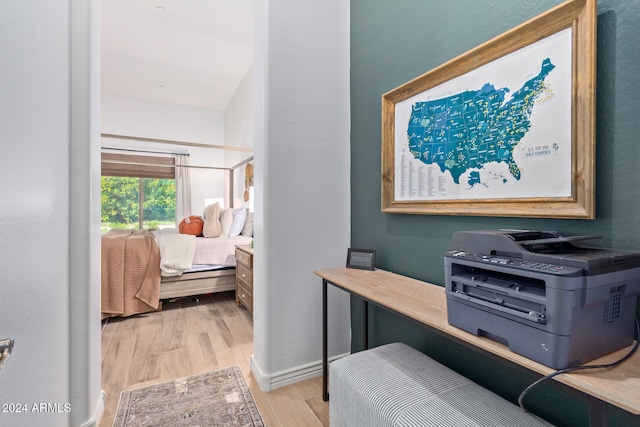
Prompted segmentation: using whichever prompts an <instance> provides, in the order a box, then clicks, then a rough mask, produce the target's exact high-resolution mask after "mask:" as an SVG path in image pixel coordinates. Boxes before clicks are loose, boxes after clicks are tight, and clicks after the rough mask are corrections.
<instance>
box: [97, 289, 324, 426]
mask: <svg viewBox="0 0 640 427" xmlns="http://www.w3.org/2000/svg"><path fill="white" fill-rule="evenodd" d="M252 352H253V325H252V319H251V316H250V315H249V312H248V311H247V310H246V309H245V308H244V307H240V308H238V307H237V306H236V303H235V298H234V292H223V293H218V294H214V295H208V296H201V297H200V300H199V301H196V300H194V299H191V298H185V299H181V300H178V301H175V302H171V303H165V304H164V305H163V309H162V311H159V312H155V313H148V314H142V315H137V316H132V317H129V318H122V319H121V318H112V319H109V320H108V321H107V322H106V325H104V326H103V330H102V389H103V390H104V391H105V392H106V407H105V412H104V414H103V417H102V421H101V422H100V427H110V426H111V425H112V423H113V417H114V415H115V411H116V408H117V406H118V399H119V397H120V392H121V391H123V390H129V389H133V388H137V387H141V386H145V385H150V384H155V383H158V382H163V381H169V380H172V379H175V378H181V377H185V376H188V375H193V374H197V373H200V372H206V371H210V370H213V369H218V368H224V367H228V366H232V365H240V367H241V368H242V372H243V373H244V376H245V378H246V380H247V384H248V385H249V388H250V389H251V393H252V394H253V396H254V398H255V400H256V404H257V405H258V409H259V410H260V413H261V415H262V419H263V420H264V422H265V424H266V425H267V426H268V427H278V426H304V427H306V426H328V425H329V403H328V402H324V401H323V400H322V380H321V378H320V377H317V378H314V379H311V380H307V381H303V382H299V383H296V384H293V385H289V386H286V387H281V388H279V389H276V390H273V391H271V392H268V393H265V392H262V391H260V389H259V388H258V385H257V383H256V381H255V379H254V378H253V376H252V374H251V372H250V370H249V360H250V359H249V358H250V357H251V354H252Z"/></svg>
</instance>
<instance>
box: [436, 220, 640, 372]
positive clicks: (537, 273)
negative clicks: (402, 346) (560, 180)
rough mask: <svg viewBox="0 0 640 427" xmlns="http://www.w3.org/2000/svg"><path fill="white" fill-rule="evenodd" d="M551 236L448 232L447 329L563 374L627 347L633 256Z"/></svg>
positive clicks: (638, 280) (639, 276)
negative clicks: (481, 339)
mask: <svg viewBox="0 0 640 427" xmlns="http://www.w3.org/2000/svg"><path fill="white" fill-rule="evenodd" d="M597 238H599V237H598V236H574V237H565V236H562V235H560V234H559V233H557V232H554V231H529V230H489V231H486V230H485V231H460V232H457V233H454V235H453V241H452V245H451V250H450V251H449V252H447V253H446V254H445V257H444V263H445V280H446V297H447V313H448V321H449V324H450V325H452V326H455V327H458V328H461V329H463V330H465V331H467V332H470V333H473V334H475V335H478V336H486V337H488V338H491V339H494V340H496V341H498V342H501V343H503V344H505V345H507V346H508V347H509V349H511V350H512V351H514V352H516V353H518V354H521V355H523V356H525V357H528V358H530V359H532V360H535V361H537V362H539V363H542V364H544V365H546V366H549V367H551V368H554V369H562V368H566V367H570V366H576V365H581V364H583V363H585V362H588V361H590V360H592V359H595V358H598V357H600V356H603V355H605V354H607V353H610V352H612V351H615V350H618V349H620V348H623V347H626V346H628V345H630V344H632V343H633V338H634V330H635V315H636V301H637V295H638V294H640V252H634V251H623V250H615V249H603V248H596V247H590V246H586V245H584V244H583V243H584V242H586V241H589V240H594V239H597Z"/></svg>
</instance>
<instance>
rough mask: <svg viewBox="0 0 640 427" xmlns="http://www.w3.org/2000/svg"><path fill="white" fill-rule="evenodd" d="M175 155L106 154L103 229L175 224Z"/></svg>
mask: <svg viewBox="0 0 640 427" xmlns="http://www.w3.org/2000/svg"><path fill="white" fill-rule="evenodd" d="M174 164H175V161H174V159H173V157H159V156H140V155H129V154H111V153H103V154H102V193H101V202H102V209H101V220H102V230H103V231H107V230H109V229H111V228H126V229H136V228H138V229H142V228H158V227H162V226H163V225H170V226H175V212H176V181H175V167H174Z"/></svg>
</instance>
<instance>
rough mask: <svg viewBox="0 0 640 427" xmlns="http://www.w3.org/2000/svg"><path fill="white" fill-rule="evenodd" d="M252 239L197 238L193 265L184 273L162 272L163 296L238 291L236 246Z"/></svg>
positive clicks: (240, 237) (235, 237)
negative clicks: (236, 289)
mask: <svg viewBox="0 0 640 427" xmlns="http://www.w3.org/2000/svg"><path fill="white" fill-rule="evenodd" d="M251 239H252V238H251V237H248V236H242V235H239V236H234V237H217V238H206V237H197V238H195V250H194V255H193V259H192V262H191V267H190V268H188V269H186V270H184V271H183V272H182V273H180V274H167V273H165V272H162V273H161V283H160V294H159V299H161V300H162V299H170V298H179V297H185V296H192V295H202V294H208V293H214V292H223V291H230V290H235V288H236V280H235V273H236V257H235V249H236V245H249V244H251Z"/></svg>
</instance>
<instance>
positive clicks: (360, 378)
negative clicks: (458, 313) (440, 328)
mask: <svg viewBox="0 0 640 427" xmlns="http://www.w3.org/2000/svg"><path fill="white" fill-rule="evenodd" d="M329 381H330V395H331V402H330V404H329V414H330V425H331V427H341V426H344V427H358V426H362V427H375V426H420V427H426V426H434V427H445V426H455V427H460V426H483V427H484V426H518V427H525V426H549V425H550V424H547V423H545V422H543V421H541V420H540V419H538V418H536V417H535V416H533V415H531V414H529V413H523V412H522V411H521V410H520V408H519V407H518V406H516V405H514V404H512V403H510V402H508V401H506V400H504V399H502V398H501V397H499V396H498V395H496V394H494V393H492V392H490V391H489V390H487V389H485V388H482V387H480V386H479V385H477V384H475V383H474V382H472V381H470V380H469V379H467V378H465V377H463V376H462V375H459V374H457V373H456V372H454V371H452V370H451V369H449V368H447V367H445V366H443V365H441V364H439V363H438V362H436V361H435V360H433V359H430V358H429V357H427V356H426V355H424V354H422V353H420V352H418V351H416V350H414V349H413V348H411V347H409V346H407V345H405V344H401V343H394V344H388V345H384V346H381V347H377V348H374V349H371V350H367V351H363V352H359V353H354V354H352V355H350V356H347V357H344V358H342V359H340V360H337V361H335V362H333V363H331V365H330V367H329Z"/></svg>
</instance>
